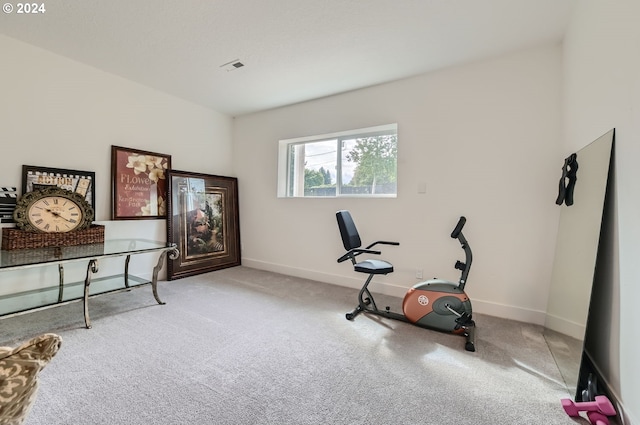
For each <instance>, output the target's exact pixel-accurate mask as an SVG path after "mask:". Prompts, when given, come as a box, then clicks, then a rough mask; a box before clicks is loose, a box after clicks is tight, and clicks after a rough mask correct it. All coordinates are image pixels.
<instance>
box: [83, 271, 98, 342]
mask: <svg viewBox="0 0 640 425" xmlns="http://www.w3.org/2000/svg"><path fill="white" fill-rule="evenodd" d="M92 273H98V260H95V259H93V260H89V264H88V265H87V276H86V277H85V279H84V323H85V325H86V326H87V329H91V319H89V285H91V275H92Z"/></svg>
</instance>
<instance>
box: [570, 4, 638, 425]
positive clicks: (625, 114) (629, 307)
mask: <svg viewBox="0 0 640 425" xmlns="http://www.w3.org/2000/svg"><path fill="white" fill-rule="evenodd" d="M638 17H640V2H638V1H637V0H620V1H615V2H602V1H598V0H583V1H580V2H577V3H576V10H575V12H574V14H573V17H572V22H571V25H570V27H569V30H568V32H567V36H566V40H565V44H564V62H565V67H564V69H565V71H564V79H565V84H564V99H565V102H564V107H563V112H564V115H565V121H564V132H565V135H566V137H565V144H566V146H567V150H571V149H574V150H575V149H577V148H580V147H582V146H584V145H585V144H586V143H588V142H589V141H591V140H594V139H595V138H596V137H598V136H599V135H600V134H602V133H604V132H605V131H607V130H609V129H611V128H615V129H616V151H615V157H616V162H615V169H616V176H615V182H616V187H615V201H616V203H615V205H614V215H615V217H616V220H614V221H615V222H614V224H613V226H612V227H613V229H614V230H617V233H616V234H615V236H614V244H613V245H614V246H613V247H612V250H611V252H610V256H611V258H610V259H608V261H609V262H610V263H611V264H612V265H613V267H611V269H612V270H611V271H610V272H609V276H607V280H608V283H610V284H611V288H610V294H609V296H608V297H606V299H605V300H603V301H601V302H604V303H605V304H606V305H598V306H597V309H598V311H600V312H608V313H609V314H605V315H602V316H600V317H599V318H598V319H599V320H597V321H594V322H590V325H589V326H590V328H589V330H588V332H590V333H593V335H588V338H587V339H588V340H590V341H591V343H590V344H589V347H588V348H589V350H590V351H591V353H592V355H594V357H595V360H596V363H597V365H598V367H599V368H600V369H601V371H602V373H603V374H604V376H605V377H606V379H607V380H608V382H607V384H608V385H609V386H610V388H611V389H612V390H613V392H614V393H615V396H616V397H617V398H618V399H619V400H620V401H622V403H623V405H624V409H625V411H626V414H627V416H628V417H627V420H628V423H640V404H638V400H640V364H639V363H638V356H639V355H640V342H638V330H637V322H638V316H637V310H638V307H637V301H638V299H640V284H639V282H640V269H639V267H638V257H639V256H640V248H639V245H638V241H639V240H640V222H639V221H638V217H639V216H640V195H639V194H640V167H638V158H640V143H638V140H639V139H640V110H639V109H638V104H639V103H640V56H639V55H638V51H639V50H638V49H639V46H640V26H638V24H637V21H638ZM595 301H596V302H598V301H600V298H596V300H595ZM592 302H593V301H592ZM592 324H593V325H595V327H594V329H592V328H591V326H592Z"/></svg>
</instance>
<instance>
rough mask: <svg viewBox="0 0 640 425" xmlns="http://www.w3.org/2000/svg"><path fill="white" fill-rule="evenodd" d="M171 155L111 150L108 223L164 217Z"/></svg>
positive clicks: (129, 149) (113, 147) (121, 149)
mask: <svg viewBox="0 0 640 425" xmlns="http://www.w3.org/2000/svg"><path fill="white" fill-rule="evenodd" d="M170 168H171V155H165V154H161V153H156V152H149V151H143V150H140V149H131V148H123V147H120V146H111V219H112V220H132V219H133V220H135V219H137V220H145V219H147V220H148V219H158V218H165V217H166V216H167V207H166V201H167V186H168V185H167V177H166V175H167V170H169V169H170Z"/></svg>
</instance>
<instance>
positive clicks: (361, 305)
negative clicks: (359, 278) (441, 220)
mask: <svg viewBox="0 0 640 425" xmlns="http://www.w3.org/2000/svg"><path fill="white" fill-rule="evenodd" d="M336 218H337V220H338V228H339V229H340V236H341V237H342V243H343V245H344V249H346V250H347V252H346V253H345V254H344V255H343V256H341V257H340V258H338V263H341V262H343V261H346V260H350V261H351V263H352V264H353V267H354V270H355V271H356V272H360V273H366V274H368V275H369V277H368V278H367V280H366V281H365V283H364V285H363V286H362V289H360V292H359V294H358V306H357V307H356V308H355V309H354V310H353V311H351V312H349V313H347V314H346V318H347V320H353V319H355V318H356V316H357V315H358V314H360V313H370V314H375V315H379V316H382V317H387V318H389V319H395V320H401V321H403V322H408V323H412V324H414V325H416V326H420V327H423V328H427V329H432V330H436V331H440V332H449V333H453V334H456V335H460V336H464V337H465V338H466V343H465V349H466V350H467V351H475V350H476V348H475V322H474V321H473V319H472V317H471V313H472V312H471V300H470V299H469V297H468V296H467V294H466V293H465V292H464V287H465V285H466V283H467V276H468V275H469V269H470V268H471V260H472V256H471V248H470V247H469V244H468V243H467V240H466V239H465V237H464V235H463V234H462V228H463V227H464V225H465V223H466V221H467V220H466V218H465V217H460V219H459V220H458V223H457V224H456V227H455V228H454V229H453V231H452V232H451V237H452V238H453V239H458V241H459V242H460V245H461V246H462V249H463V250H464V252H465V257H466V258H465V262H464V263H463V262H461V261H457V262H456V264H455V268H456V269H457V270H461V271H462V275H461V276H460V280H459V281H458V282H457V283H456V282H450V281H446V280H441V279H432V280H428V281H425V282H421V283H418V284H416V285H414V286H413V287H412V288H410V289H409V291H408V292H407V293H406V295H405V296H404V299H403V301H402V310H403V313H404V314H399V313H394V312H392V311H390V308H389V307H388V306H387V307H386V308H385V309H384V310H380V309H378V307H377V306H376V302H375V300H374V298H373V295H372V294H371V292H370V291H369V289H368V286H369V283H370V282H371V279H373V276H375V275H386V274H389V273H392V272H393V265H392V264H391V263H388V262H386V261H383V260H376V259H367V260H363V261H357V260H356V257H358V256H359V255H361V254H373V255H379V254H381V252H380V251H379V250H373V249H371V248H373V247H374V246H375V245H400V244H399V243H398V242H389V241H377V242H374V243H372V244H370V245H368V246H367V247H366V248H361V246H362V241H361V239H360V235H359V234H358V230H357V229H356V225H355V223H354V221H353V218H352V217H351V213H349V211H346V210H340V211H338V212H337V213H336Z"/></svg>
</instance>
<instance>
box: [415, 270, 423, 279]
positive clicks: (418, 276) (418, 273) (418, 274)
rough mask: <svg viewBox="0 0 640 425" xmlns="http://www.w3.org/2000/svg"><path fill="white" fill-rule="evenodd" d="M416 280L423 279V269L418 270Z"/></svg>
mask: <svg viewBox="0 0 640 425" xmlns="http://www.w3.org/2000/svg"><path fill="white" fill-rule="evenodd" d="M416 279H422V269H416Z"/></svg>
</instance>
